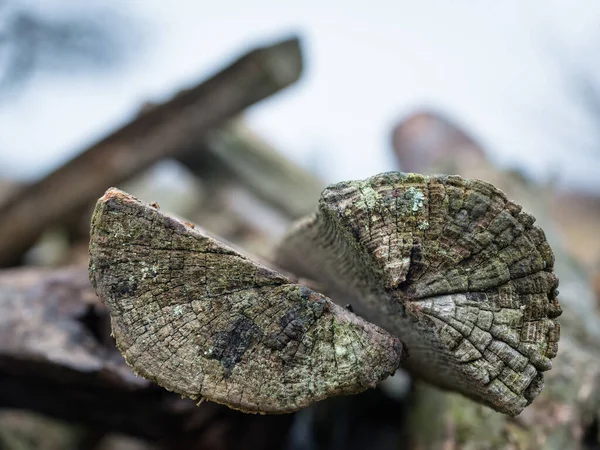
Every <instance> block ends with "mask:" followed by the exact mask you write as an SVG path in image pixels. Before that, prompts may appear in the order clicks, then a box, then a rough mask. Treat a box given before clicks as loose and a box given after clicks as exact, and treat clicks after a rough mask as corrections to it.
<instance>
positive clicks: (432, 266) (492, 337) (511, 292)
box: [276, 172, 561, 415]
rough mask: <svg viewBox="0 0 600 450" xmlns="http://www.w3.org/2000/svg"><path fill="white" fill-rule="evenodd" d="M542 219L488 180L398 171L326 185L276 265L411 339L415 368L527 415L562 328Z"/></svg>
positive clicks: (436, 380) (482, 399)
mask: <svg viewBox="0 0 600 450" xmlns="http://www.w3.org/2000/svg"><path fill="white" fill-rule="evenodd" d="M534 220H535V219H534V218H533V216H531V215H530V214H527V213H525V212H523V211H522V210H521V207H520V206H519V205H517V204H515V203H513V202H511V201H509V200H508V199H507V198H506V196H505V195H504V194H503V193H502V192H501V191H499V190H498V189H496V188H495V187H494V186H492V185H490V184H488V183H485V182H483V181H478V180H469V179H463V178H460V177H458V176H422V175H417V174H405V173H400V172H390V173H386V174H381V175H377V176H374V177H372V178H369V179H367V180H364V181H351V182H343V183H339V184H336V185H332V186H330V187H328V188H327V189H325V191H324V192H323V194H322V197H321V200H320V202H319V206H318V209H317V212H316V213H315V214H314V215H313V216H312V217H310V218H307V219H305V220H303V221H301V222H299V223H298V224H297V225H296V226H295V227H294V228H293V229H292V230H291V231H290V232H289V233H288V235H287V236H286V237H285V238H284V240H283V242H282V243H281V245H280V247H279V249H278V253H277V259H276V262H277V264H278V265H279V266H280V267H282V268H283V269H286V270H289V271H290V272H292V273H295V274H296V275H298V276H303V277H307V278H312V279H314V280H316V281H318V282H319V283H321V284H322V285H323V286H326V288H327V290H326V292H325V293H326V294H327V295H330V296H331V297H332V298H333V299H334V300H336V301H338V302H340V303H341V302H344V303H347V302H349V301H350V302H351V303H352V306H353V307H354V309H355V310H356V311H357V312H358V313H359V314H361V315H362V316H363V317H365V318H366V319H368V320H370V321H372V322H374V323H377V324H378V325H380V326H382V327H383V328H384V329H386V330H387V331H389V332H391V333H392V334H394V335H396V336H398V337H399V338H400V339H402V341H403V342H405V344H406V345H407V348H408V349H409V351H410V355H411V356H410V357H409V358H408V359H407V361H406V363H405V366H406V368H407V369H408V370H410V371H411V372H412V373H413V374H415V375H417V376H419V377H421V378H423V379H425V380H427V381H429V382H432V383H434V384H436V385H438V386H440V387H442V388H445V389H450V390H454V391H458V392H461V393H463V394H465V395H467V396H469V397H471V398H473V399H475V400H477V401H479V402H481V403H483V404H486V405H488V406H490V407H492V408H494V409H496V410H497V411H500V412H503V413H506V414H509V415H517V414H519V413H520V412H521V411H522V410H523V409H524V408H525V407H526V406H527V405H528V404H529V403H531V402H532V401H533V399H534V398H535V397H536V396H537V395H538V394H539V393H540V391H541V390H542V387H543V375H542V372H543V371H546V370H549V369H550V368H551V359H552V358H553V357H554V356H556V352H557V343H558V339H559V330H560V327H559V324H558V323H557V322H556V320H555V318H556V317H558V316H559V315H560V313H561V310H560V306H559V304H558V301H557V298H556V296H557V293H558V292H557V291H556V287H557V285H558V280H557V278H556V276H555V275H554V273H553V271H552V270H553V263H554V257H553V254H552V251H551V249H550V247H549V245H548V243H547V242H546V238H545V236H544V233H543V231H542V230H541V229H540V228H538V227H535V226H533V223H534Z"/></svg>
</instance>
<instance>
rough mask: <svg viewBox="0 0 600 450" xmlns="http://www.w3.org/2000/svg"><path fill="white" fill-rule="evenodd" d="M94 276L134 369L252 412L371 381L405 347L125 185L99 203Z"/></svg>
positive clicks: (387, 370)
mask: <svg viewBox="0 0 600 450" xmlns="http://www.w3.org/2000/svg"><path fill="white" fill-rule="evenodd" d="M90 279H91V282H92V285H93V286H94V288H95V290H96V292H97V294H98V296H99V297H100V298H101V299H102V300H103V301H104V303H105V304H106V305H107V307H108V309H109V312H110V314H111V319H112V327H113V333H114V336H115V338H116V341H117V344H118V347H119V349H120V351H121V352H122V353H123V355H124V356H125V359H126V360H127V362H128V364H130V365H131V367H132V368H133V369H134V371H136V372H137V373H139V374H140V375H142V376H144V377H145V378H148V379H151V380H153V381H155V382H156V383H158V384H159V385H161V386H163V387H165V388H166V389H168V390H171V391H175V392H177V393H179V394H182V395H184V396H187V397H191V398H194V399H200V398H206V399H208V400H212V401H215V402H218V403H223V404H226V405H228V406H230V407H233V408H236V409H240V410H243V411H246V412H256V413H286V412H291V411H294V410H297V409H300V408H302V407H304V406H307V405H309V404H310V403H312V402H315V401H318V400H322V399H324V398H327V397H330V396H334V395H343V394H353V393H357V392H361V391H363V390H365V389H367V388H369V387H374V386H375V385H376V383H377V382H378V381H380V380H382V379H383V378H386V377H387V376H389V375H391V374H393V373H394V372H395V370H396V369H397V368H398V366H399V364H400V362H401V361H402V359H403V358H404V356H405V353H404V349H403V346H402V343H401V342H400V341H399V340H398V339H397V338H395V337H393V336H391V335H390V334H388V333H387V332H385V331H384V330H382V329H381V328H378V327H377V326H375V325H372V324H371V323H369V322H366V321H365V320H363V319H360V318H359V317H357V316H355V315H353V314H352V313H350V312H349V311H347V310H345V309H344V308H342V307H339V306H337V305H335V304H334V303H332V302H331V301H330V300H329V299H327V298H326V297H324V296H323V295H321V294H319V293H317V292H315V291H312V290H311V289H309V288H307V287H304V286H301V285H299V284H295V283H294V282H292V281H291V280H290V279H288V278H286V277H284V276H283V275H281V274H279V273H277V272H275V271H273V270H270V269H268V268H266V267H263V266H261V265H259V264H257V263H255V262H253V261H251V260H249V259H248V258H246V257H244V256H242V255H240V254H239V253H237V252H236V251H234V250H233V249H231V248H229V247H228V246H226V245H225V244H223V243H220V242H218V241H216V240H215V239H213V238H211V237H209V236H207V235H206V234H205V233H204V232H203V231H202V230H201V229H199V228H197V227H196V228H192V227H189V226H187V225H186V224H185V223H183V222H180V221H179V220H177V219H174V218H172V217H169V216H168V215H166V214H164V213H162V212H161V211H159V210H157V209H156V208H153V207H151V206H146V205H144V204H142V203H141V202H139V201H138V200H137V199H135V198H134V197H132V196H130V195H128V194H126V193H124V192H122V191H119V190H117V189H110V190H108V191H107V192H106V194H105V195H104V196H103V197H102V198H101V199H100V200H99V201H98V203H97V206H96V209H95V211H94V215H93V219H92V230H91V241H90Z"/></svg>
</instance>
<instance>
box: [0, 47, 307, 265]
mask: <svg viewBox="0 0 600 450" xmlns="http://www.w3.org/2000/svg"><path fill="white" fill-rule="evenodd" d="M301 71H302V56H301V53H300V47H299V43H298V40H297V39H290V40H286V41H283V42H280V43H277V44H275V45H273V46H269V47H264V48H258V49H256V50H253V51H251V52H250V53H248V54H246V55H244V56H242V57H241V58H240V59H238V60H237V61H235V62H234V63H233V64H231V65H230V66H228V67H226V68H225V69H223V70H222V71H220V72H219V73H217V74H215V75H214V76H213V77H211V78H210V79H208V80H206V81H205V82H203V83H201V84H199V85H198V86H196V87H194V88H192V89H190V90H188V91H186V92H184V93H182V94H180V95H178V96H176V97H175V98H174V99H172V100H171V101H169V102H167V103H165V104H162V105H160V106H157V107H155V108H153V109H152V110H151V111H148V112H147V113H145V114H143V115H141V116H140V117H138V118H136V119H135V120H134V121H133V122H131V123H129V124H127V125H125V126H124V127H123V128H121V129H120V130H118V131H116V132H115V133H113V134H112V135H111V136H109V137H107V138H105V139H103V140H102V141H100V142H98V143H97V144H95V145H94V146H92V147H90V148H89V149H88V150H86V151H85V152H84V153H82V154H80V155H79V156H77V157H76V158H74V159H73V160H71V161H70V162H68V163H67V164H65V165H64V166H62V167H61V168H59V169H58V170H56V171H55V172H54V173H52V174H50V175H48V176H47V177H46V178H44V179H43V180H41V181H40V182H38V183H35V184H33V185H32V186H30V187H29V188H27V189H25V190H23V191H21V192H20V194H19V195H18V196H14V197H13V198H12V199H11V200H9V201H7V202H5V203H3V205H2V207H0V217H2V221H1V222H0V266H9V265H13V264H15V263H17V262H18V261H19V259H20V258H21V256H22V255H23V252H24V251H26V250H27V249H28V248H29V247H30V246H31V245H32V244H33V243H34V242H35V241H36V239H37V238H38V237H39V236H40V234H41V233H42V232H43V230H44V229H46V228H47V227H48V226H49V225H52V224H54V223H57V222H58V221H60V220H61V218H63V217H64V216H65V215H66V214H68V213H69V212H70V211H73V210H74V209H76V208H80V207H83V206H85V205H86V204H87V203H90V202H92V200H94V199H96V198H97V197H98V196H100V195H101V194H102V192H103V191H104V190H105V189H106V188H108V187H110V186H111V185H115V184H117V183H119V182H121V181H123V180H126V179H128V178H129V177H131V176H132V175H134V174H136V173H138V172H139V171H140V170H142V169H144V168H146V167H148V166H150V165H151V164H152V163H154V162H156V161H158V160H159V159H161V158H164V157H165V156H169V155H171V154H173V152H175V151H176V150H177V149H181V148H184V147H185V146H186V143H189V142H198V141H199V140H200V139H201V137H202V136H204V134H205V133H206V132H207V131H209V130H210V129H211V128H213V127H215V126H216V125H218V124H219V123H221V122H223V121H224V120H226V119H228V118H230V117H232V116H234V115H236V114H238V113H239V112H240V111H241V110H243V109H244V108H246V107H247V106H249V105H251V104H253V103H256V102H257V101H259V100H261V99H263V98H265V97H268V96H269V95H272V94H273V93H275V92H277V91H279V90H280V89H282V88H284V87H286V86H288V85H290V84H291V83H293V82H294V81H296V80H297V79H298V77H299V76H300V73H301Z"/></svg>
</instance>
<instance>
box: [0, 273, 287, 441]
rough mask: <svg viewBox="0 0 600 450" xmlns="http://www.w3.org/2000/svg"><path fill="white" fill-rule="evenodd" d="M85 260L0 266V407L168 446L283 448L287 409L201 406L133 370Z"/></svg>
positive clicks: (211, 404)
mask: <svg viewBox="0 0 600 450" xmlns="http://www.w3.org/2000/svg"><path fill="white" fill-rule="evenodd" d="M109 320H110V319H109V315H108V311H107V310H106V308H105V307H104V305H103V304H102V303H101V302H100V300H99V299H98V298H97V296H96V295H95V293H94V292H93V289H92V287H91V285H90V283H89V274H88V270H87V267H83V266H81V267H71V268H65V269H60V270H40V269H12V270H4V271H1V272H0V408H4V409H7V408H8V409H11V408H12V409H24V410H32V411H37V412H39V413H43V414H46V415H48V416H51V417H54V418H57V419H62V420H66V421H68V422H70V423H73V424H80V425H85V426H88V427H91V428H93V429H95V430H96V431H97V432H101V433H102V432H105V433H108V432H119V433H125V434H130V435H133V436H138V437H141V438H144V439H147V440H151V441H153V442H155V443H157V444H159V445H161V446H163V445H164V446H165V448H169V449H174V448H176V449H182V450H183V449H191V448H207V449H215V450H218V449H237V448H241V446H242V445H243V446H244V448H253V449H257V450H259V449H264V448H273V449H279V448H281V446H282V444H283V441H284V439H285V438H286V434H287V429H288V427H289V426H290V424H291V421H292V417H291V416H276V417H272V416H271V417H264V416H254V415H250V416H249V415H246V414H242V413H239V412H237V411H233V410H231V409H229V408H226V407H224V406H221V405H217V404H214V403H204V404H202V405H201V406H200V407H197V406H196V404H195V403H194V402H193V401H191V400H184V399H181V398H180V397H179V396H178V395H176V394H172V393H169V392H167V391H165V390H164V389H161V388H160V387H158V386H156V385H154V384H153V383H151V382H149V381H147V380H145V379H143V378H140V377H136V376H135V375H134V374H133V373H132V371H131V369H130V368H129V367H128V366H127V364H126V363H125V361H124V359H123V357H122V356H121V354H120V353H119V351H118V350H117V349H116V347H115V345H114V340H113V339H112V338H111V337H110V335H109V334H110V324H109Z"/></svg>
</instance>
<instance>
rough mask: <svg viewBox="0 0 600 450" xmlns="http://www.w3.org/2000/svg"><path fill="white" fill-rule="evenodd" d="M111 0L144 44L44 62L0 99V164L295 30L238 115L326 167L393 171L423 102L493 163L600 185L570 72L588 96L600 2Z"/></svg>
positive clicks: (63, 149) (599, 35) (100, 126)
mask: <svg viewBox="0 0 600 450" xmlns="http://www.w3.org/2000/svg"><path fill="white" fill-rule="evenodd" d="M46 2H50V0H46ZM108 2H109V0H106V1H104V2H103V3H104V4H112V5H113V7H114V8H115V9H116V10H118V11H119V12H120V13H122V14H124V15H126V16H128V17H129V19H130V21H131V27H132V29H133V28H135V29H137V30H140V31H141V34H140V35H141V36H142V38H141V41H142V44H143V45H141V46H139V49H137V50H136V51H135V52H133V53H132V54H131V55H130V56H129V59H130V61H129V64H126V65H125V66H123V67H121V68H120V69H118V70H117V69H115V70H114V71H113V72H102V73H97V74H94V73H87V74H78V75H77V76H71V77H69V76H66V75H64V74H62V75H58V74H54V75H52V74H46V73H40V74H36V75H35V76H34V77H33V78H32V79H31V81H29V82H28V84H27V86H26V89H25V90H24V91H23V92H22V93H21V94H20V95H18V96H11V97H9V98H8V99H6V101H1V100H0V176H3V177H13V178H17V177H18V178H24V179H35V178H37V177H40V176H42V175H43V174H44V173H45V172H47V171H49V170H51V169H52V168H54V167H56V166H57V165H58V164H60V163H61V162H63V161H65V160H66V159H68V158H70V157H71V156H73V155H74V154H75V153H77V152H78V151H79V150H81V149H83V148H84V147H85V146H86V145H88V144H90V143H92V142H93V141H94V140H96V139H98V138H100V137H102V136H103V135H104V134H106V133H107V132H109V131H110V130H112V129H114V128H115V127H117V126H119V125H120V124H122V123H123V122H124V121H127V120H129V119H130V118H131V117H132V116H133V115H134V114H136V113H137V111H138V110H139V107H140V105H141V104H142V103H143V102H145V101H148V100H152V101H161V100H164V99H167V98H168V97H169V96H170V95H172V94H174V93H175V92H176V91H178V90H180V89H181V88H184V87H186V86H189V85H192V84H194V83H196V82H197V81H199V80H201V79H202V78H204V77H205V76H208V75H210V74H211V73H213V72H214V71H216V70H218V68H219V67H221V66H223V65H224V64H226V63H227V62H228V61H229V60H231V59H232V58H234V57H236V56H237V55H239V54H240V53H241V52H243V51H245V50H247V49H248V48H250V47H252V46H254V45H256V44H265V43H269V42H270V41H271V40H274V39H278V38H281V37H286V36H288V35H290V34H292V33H297V34H299V35H300V37H301V38H302V40H303V49H304V51H305V55H306V59H307V64H306V71H305V74H304V77H303V79H302V80H301V82H299V83H298V84H297V85H296V86H294V87H292V88H290V89H288V90H287V91H285V92H283V93H280V94H278V95H276V96H275V97H273V98H272V99H269V100H267V101H264V102H263V103H261V104H259V105H257V106H255V107H252V108H251V109H250V110H249V112H248V118H249V120H250V122H251V124H252V125H253V126H254V127H255V128H256V129H257V130H258V131H260V132H261V133H262V134H263V135H264V136H266V137H267V138H268V139H270V140H271V141H272V142H273V143H274V144H275V145H276V146H277V147H278V148H280V149H281V150H282V151H284V152H286V153H288V154H289V155H290V156H291V157H292V158H294V159H295V160H297V161H299V162H300V163H301V164H303V165H305V166H307V167H310V168H312V169H313V170H315V171H317V173H319V174H320V175H322V176H323V177H324V178H325V179H326V180H327V181H338V180H341V179H350V178H358V177H366V176H370V175H373V174H374V173H377V172H381V171H385V170H391V169H393V168H394V165H393V161H392V158H391V152H390V134H391V128H392V126H393V125H394V123H395V122H396V121H397V120H399V119H400V118H402V117H404V116H406V115H407V114H409V113H410V112H412V111H414V110H416V109H418V108H422V107H425V108H428V109H431V108H433V109H437V110H439V111H441V112H444V113H446V114H448V115H449V116H450V117H451V118H452V119H454V120H455V121H457V122H458V123H460V124H462V125H464V126H466V127H467V129H468V130H469V131H470V132H471V133H472V134H473V135H474V136H475V137H476V138H478V139H479V140H480V141H481V142H482V143H483V144H484V145H485V146H486V148H487V149H489V150H490V152H491V155H492V157H493V159H494V160H495V161H497V162H498V163H500V164H502V165H504V166H509V167H516V168H520V169H522V170H524V171H525V172H526V173H528V174H530V175H532V176H536V177H539V178H541V179H543V180H557V182H560V183H568V184H569V185H572V186H575V187H577V188H581V189H586V190H595V191H597V192H600V176H598V174H600V114H599V115H597V116H594V115H590V114H589V111H588V110H586V109H585V108H584V107H583V106H582V105H583V104H584V103H585V101H586V99H585V95H586V94H582V92H583V91H582V90H581V89H580V86H579V84H578V80H580V79H585V80H588V81H590V82H591V83H595V86H596V88H598V91H597V92H598V102H599V103H600V58H598V56H599V55H600V2H599V1H597V0H589V1H583V0H580V1H566V0H565V1H549V0H545V1H542V0H529V1H518V0H503V1H502V2H497V1H491V0H480V1H475V0H453V1H447V0H444V1H442V0H437V1H433V0H429V1H421V2H417V1H401V0H396V1H394V2H386V1H379V2H377V1H371V2H352V1H348V0H346V1H329V2H323V1H315V0H304V1H302V2H295V3H294V4H286V3H285V2H280V1H268V0H253V1H252V2H247V1H236V2H233V1H220V2H207V1H191V0H190V1H188V0H170V1H167V2H164V1H157V0H152V1H150V0H135V1H134V0H130V1H127V2H123V1H118V0H113V1H112V3H108ZM30 3H31V7H33V8H36V7H43V5H42V3H44V1H41V2H35V1H31V2H30ZM46 6H47V5H46Z"/></svg>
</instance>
